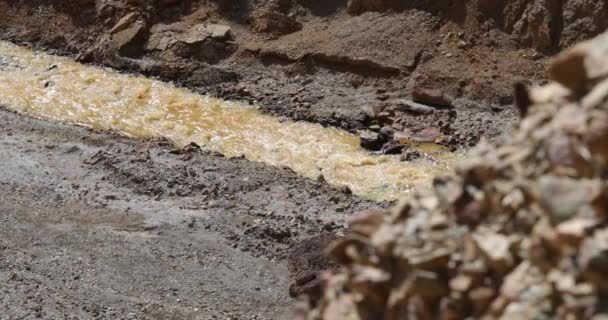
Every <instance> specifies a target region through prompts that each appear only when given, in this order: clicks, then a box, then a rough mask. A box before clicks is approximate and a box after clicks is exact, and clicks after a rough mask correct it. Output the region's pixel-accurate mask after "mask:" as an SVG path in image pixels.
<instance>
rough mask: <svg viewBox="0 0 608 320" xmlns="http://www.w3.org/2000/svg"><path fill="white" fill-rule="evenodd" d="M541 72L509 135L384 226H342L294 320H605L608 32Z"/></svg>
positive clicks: (372, 219)
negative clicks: (318, 284) (329, 269)
mask: <svg viewBox="0 0 608 320" xmlns="http://www.w3.org/2000/svg"><path fill="white" fill-rule="evenodd" d="M549 73H550V77H551V79H552V80H553V81H552V82H551V83H550V84H548V85H546V86H544V87H541V88H535V89H533V90H532V91H531V92H529V93H527V92H525V93H524V94H523V96H520V97H518V99H517V100H518V103H519V107H520V109H521V110H522V114H524V115H525V117H524V118H523V120H522V121H521V123H520V124H519V126H518V128H517V129H516V130H515V131H514V132H513V133H512V134H511V135H510V136H509V137H505V138H504V140H502V141H500V142H497V143H495V144H494V145H489V144H482V145H480V146H478V147H477V148H476V149H475V150H474V151H473V152H472V153H471V155H470V156H469V157H468V159H467V161H465V162H464V163H462V164H461V165H460V167H459V168H458V170H457V175H456V176H455V177H453V178H445V179H436V181H435V182H434V185H433V190H431V191H424V190H419V191H417V192H415V193H414V194H412V195H411V196H410V197H409V198H408V199H406V200H404V201H403V202H402V203H401V204H400V205H398V206H397V207H395V208H394V209H393V210H392V211H390V212H387V213H386V215H385V218H384V221H382V219H380V220H379V219H378V214H379V213H371V214H368V215H363V216H359V217H357V218H356V219H354V220H353V221H351V222H350V227H351V230H352V232H353V234H355V235H354V236H350V237H347V238H346V239H344V240H341V241H340V242H339V243H334V244H333V245H332V246H331V247H330V249H329V251H330V253H331V255H332V256H333V257H334V258H335V259H336V260H337V261H338V262H339V263H340V264H341V266H342V267H341V269H340V270H339V271H338V272H335V273H333V274H330V273H328V274H326V275H325V276H324V279H323V290H324V292H323V296H322V298H321V299H320V300H319V301H310V302H309V303H310V305H311V306H310V308H312V310H310V309H309V310H307V311H302V313H301V314H299V315H298V317H299V318H300V319H327V320H332V319H336V320H337V319H357V320H358V319H443V320H448V319H465V318H483V319H608V224H607V223H606V218H607V212H608V184H607V182H608V180H607V177H608V176H607V175H608V166H607V160H608V34H605V35H601V36H599V37H598V38H596V39H595V40H592V41H589V42H586V43H582V44H580V45H578V46H577V47H575V48H573V49H571V50H569V51H567V52H565V53H563V54H562V55H560V56H558V57H557V58H556V59H555V61H554V62H553V63H552V64H551V66H550V70H549ZM520 94H521V92H520ZM380 215H382V214H381V213H380ZM307 308H309V306H307Z"/></svg>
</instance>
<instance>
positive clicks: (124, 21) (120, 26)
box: [110, 12, 137, 34]
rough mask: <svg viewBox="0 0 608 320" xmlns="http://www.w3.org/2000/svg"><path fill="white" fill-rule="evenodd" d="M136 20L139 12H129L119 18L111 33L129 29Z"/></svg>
mask: <svg viewBox="0 0 608 320" xmlns="http://www.w3.org/2000/svg"><path fill="white" fill-rule="evenodd" d="M135 20H137V12H131V13H129V14H127V15H126V16H124V17H122V18H121V19H120V20H118V22H116V24H115V25H114V26H113V27H112V29H110V34H115V33H116V32H119V31H122V30H125V29H127V28H128V27H129V26H130V25H131V24H132V23H133V22H135Z"/></svg>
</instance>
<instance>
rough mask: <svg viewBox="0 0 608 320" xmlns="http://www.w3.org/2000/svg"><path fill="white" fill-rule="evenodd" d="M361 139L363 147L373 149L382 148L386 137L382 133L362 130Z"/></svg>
mask: <svg viewBox="0 0 608 320" xmlns="http://www.w3.org/2000/svg"><path fill="white" fill-rule="evenodd" d="M378 129H380V128H378ZM359 139H360V144H361V147H363V148H365V149H368V150H373V151H378V150H380V149H381V148H382V145H383V144H384V142H385V141H386V139H385V138H384V137H383V136H382V135H381V134H379V133H377V132H374V131H371V130H363V131H361V132H360V133H359Z"/></svg>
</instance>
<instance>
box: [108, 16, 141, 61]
mask: <svg viewBox="0 0 608 320" xmlns="http://www.w3.org/2000/svg"><path fill="white" fill-rule="evenodd" d="M146 33H147V28H146V27H145V25H144V23H143V22H134V23H132V24H131V25H129V26H128V27H126V28H125V29H123V30H121V31H118V32H116V33H114V34H113V35H112V45H113V46H114V48H115V49H117V50H118V52H119V53H120V55H122V56H125V57H138V56H140V55H141V54H142V53H143V45H144V41H145V36H146Z"/></svg>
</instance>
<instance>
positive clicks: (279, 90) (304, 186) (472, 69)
mask: <svg viewBox="0 0 608 320" xmlns="http://www.w3.org/2000/svg"><path fill="white" fill-rule="evenodd" d="M403 3H404V2H402V1H391V0H373V1H369V0H368V1H365V0H358V1H348V2H347V1H346V0H344V1H342V0H331V1H311V0H293V1H289V0H279V1H252V0H239V1H226V0H208V1H205V0H159V1H136V0H129V1H119V0H97V1H92V0H78V1H76V0H74V1H59V0H17V1H13V0H0V39H3V40H9V41H13V42H16V43H20V44H25V45H29V46H32V47H35V48H39V49H44V50H46V51H49V52H52V53H57V54H64V55H70V56H73V57H74V58H76V59H78V60H79V61H82V62H86V63H93V64H102V65H107V66H111V67H113V68H115V69H117V70H123V71H125V72H136V73H142V74H145V75H148V76H154V77H158V78H160V79H163V80H166V81H174V82H176V83H177V84H179V85H182V86H186V87H188V88H191V89H192V90H195V91H198V92H201V93H208V94H211V95H214V96H218V97H222V98H225V99H239V100H245V101H249V102H251V103H255V104H257V105H259V106H260V108H261V109H262V111H264V112H267V113H270V114H273V115H276V116H281V117H290V118H293V119H296V120H307V121H313V122H319V123H322V124H325V125H331V126H338V127H343V128H346V129H348V130H351V131H357V130H361V129H369V130H373V131H380V132H381V133H382V135H386V136H388V137H389V138H390V137H391V136H392V135H393V133H395V132H403V131H406V130H411V131H413V132H417V131H421V130H423V129H426V128H438V129H439V130H440V131H441V133H442V134H443V136H444V139H443V142H444V143H445V144H447V145H449V146H451V147H454V148H456V147H462V146H470V145H473V144H475V143H476V142H477V141H478V140H479V138H480V137H482V136H486V137H489V138H493V137H495V136H496V135H498V134H499V133H500V132H502V131H503V130H505V128H508V127H509V125H510V124H511V123H512V122H513V121H515V119H516V118H517V110H516V109H515V107H513V99H512V94H511V91H512V89H511V88H512V84H513V82H515V81H519V80H523V81H525V82H528V83H542V82H543V79H544V66H545V62H546V60H547V59H548V57H549V56H550V55H552V54H553V53H555V52H557V51H559V50H560V49H562V48H565V47H568V46H570V45H571V44H572V43H574V42H575V41H578V40H580V39H584V38H588V37H590V36H592V35H595V34H597V33H599V32H601V31H602V30H603V29H604V28H605V27H606V24H607V23H608V18H607V17H608V9H607V8H608V6H607V5H606V1H604V0H602V1H597V0H589V1H586V0H582V1H581V0H547V1H535V0H508V1H492V0H470V1H462V0H454V1H426V0H419V1H408V2H407V3H408V4H407V5H404V4H403ZM209 26H214V28H215V29H214V31H215V32H216V33H213V32H211V33H209V32H207V31H205V32H207V33H205V32H202V33H201V32H199V33H195V34H192V32H191V31H192V30H195V31H196V30H199V31H200V30H201V29H200V28H201V27H202V28H207V27H209ZM218 26H219V27H218ZM225 27H228V28H229V32H226V33H223V32H222V30H225V29H223V28H225ZM218 28H219V29H218ZM205 30H207V29H205ZM201 34H202V36H201ZM0 94H2V93H1V92H0ZM403 99H413V100H416V101H418V102H421V103H423V104H425V105H426V106H427V107H428V108H430V112H429V113H427V112H426V111H425V112H420V110H412V109H408V108H407V107H405V106H404V104H403ZM425 110H427V111H428V109H425ZM0 133H1V134H0V163H1V164H2V165H1V166H0V171H1V172H0V188H1V190H0V191H1V192H2V195H3V196H2V198H1V199H0V218H1V219H2V223H1V224H0V281H2V283H3V285H1V286H0V319H30V318H36V317H37V316H40V317H42V318H48V319H63V318H69V317H70V316H71V317H72V318H77V319H89V318H100V319H120V318H129V317H130V318H134V319H146V318H147V319H171V318H174V319H229V318H231V319H256V317H257V319H281V318H284V317H285V315H286V314H287V313H288V312H289V309H290V305H291V301H290V300H289V297H288V291H289V289H288V288H289V284H290V283H291V282H292V280H290V279H289V273H290V271H291V273H292V276H293V277H295V278H297V277H298V276H300V275H306V274H307V272H308V271H316V270H318V269H319V266H320V265H325V263H326V261H323V259H319V257H318V255H319V252H320V251H321V249H320V248H321V247H322V244H323V243H327V238H331V237H333V236H331V234H332V232H333V233H335V232H336V231H339V230H340V229H341V228H342V224H343V220H344V219H343V218H344V216H346V215H350V214H352V213H355V212H359V211H361V210H364V209H368V208H373V207H378V206H386V204H375V203H370V202H366V201H363V200H361V199H358V198H356V197H354V196H352V195H349V194H347V193H344V192H342V191H339V190H334V189H331V188H330V187H328V186H327V185H326V184H324V183H323V182H315V181H310V180H307V179H303V178H300V177H298V176H297V175H296V174H294V173H293V172H290V171H288V170H284V169H277V168H269V167H267V166H264V165H262V164H257V163H251V162H247V161H245V160H242V159H225V158H222V157H220V156H218V155H213V154H207V153H204V152H200V151H198V150H197V149H196V148H195V147H192V148H188V149H187V150H179V151H178V150H174V148H173V147H172V146H171V144H170V143H168V142H167V141H141V140H131V139H127V138H122V137H120V136H118V135H114V134H111V133H99V132H94V131H90V130H87V129H83V128H77V127H72V126H65V125H61V124H56V123H48V122H42V121H38V120H33V119H30V118H27V117H22V116H18V115H15V114H13V113H10V112H7V111H0ZM320 233H323V234H324V235H322V236H320V237H317V238H315V240H314V241H312V242H305V243H304V244H300V245H298V246H296V247H295V251H290V250H292V248H294V247H293V246H294V245H296V244H298V243H300V241H301V240H302V239H305V238H307V237H309V236H314V235H317V234H320ZM328 233H329V234H330V235H328ZM290 256H291V259H288V257H290ZM289 261H291V264H290V263H289ZM289 269H291V270H289ZM303 285H306V283H303ZM296 291H297V290H296Z"/></svg>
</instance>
